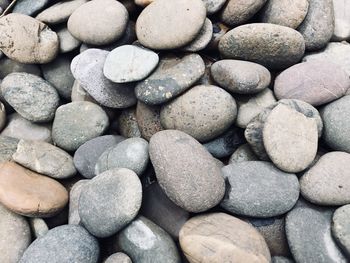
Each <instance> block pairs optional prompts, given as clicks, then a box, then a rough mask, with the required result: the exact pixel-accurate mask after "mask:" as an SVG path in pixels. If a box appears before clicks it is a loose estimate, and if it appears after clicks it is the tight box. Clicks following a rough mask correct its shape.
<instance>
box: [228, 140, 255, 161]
mask: <svg viewBox="0 0 350 263" xmlns="http://www.w3.org/2000/svg"><path fill="white" fill-rule="evenodd" d="M258 160H259V159H258V157H256V155H255V154H254V152H253V151H252V149H251V148H250V146H249V144H248V143H246V144H243V145H241V146H239V147H238V148H237V150H236V151H235V152H234V153H233V154H232V155H231V157H230V159H229V162H228V163H229V164H232V163H235V162H245V161H258Z"/></svg>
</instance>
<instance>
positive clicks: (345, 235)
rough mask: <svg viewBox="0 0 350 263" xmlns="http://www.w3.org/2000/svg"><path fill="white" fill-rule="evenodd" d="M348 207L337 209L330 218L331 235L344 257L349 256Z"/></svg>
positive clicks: (349, 214)
mask: <svg viewBox="0 0 350 263" xmlns="http://www.w3.org/2000/svg"><path fill="white" fill-rule="evenodd" d="M349 219H350V205H345V206H342V207H339V208H338V209H337V210H335V212H334V214H333V217H332V234H333V237H334V238H335V240H336V241H337V243H338V245H340V247H341V248H342V249H343V252H344V254H345V255H347V256H349V255H350V227H349V226H350V222H349Z"/></svg>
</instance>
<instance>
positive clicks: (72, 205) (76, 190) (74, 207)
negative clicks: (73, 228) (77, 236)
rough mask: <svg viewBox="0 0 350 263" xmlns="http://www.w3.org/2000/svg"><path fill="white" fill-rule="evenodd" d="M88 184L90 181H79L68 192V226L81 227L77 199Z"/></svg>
mask: <svg viewBox="0 0 350 263" xmlns="http://www.w3.org/2000/svg"><path fill="white" fill-rule="evenodd" d="M89 182H90V180H79V181H78V182H76V183H75V184H74V185H73V186H72V188H71V189H70V191H69V210H68V224H70V225H81V219H80V215H79V198H80V194H81V191H82V190H83V188H84V187H85V186H86V185H87V183H89Z"/></svg>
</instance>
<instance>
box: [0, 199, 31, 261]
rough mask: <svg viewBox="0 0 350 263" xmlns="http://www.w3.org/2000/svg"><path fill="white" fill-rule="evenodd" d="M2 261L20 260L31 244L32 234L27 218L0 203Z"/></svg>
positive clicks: (0, 251) (0, 249) (0, 252)
mask: <svg viewBox="0 0 350 263" xmlns="http://www.w3.org/2000/svg"><path fill="white" fill-rule="evenodd" d="M0 236H1V237H2V238H1V240H0V254H1V262H3V263H15V262H18V261H19V260H20V259H21V257H22V255H23V253H24V251H25V250H26V249H27V247H28V246H29V245H30V242H31V235H30V227H29V224H28V222H27V220H26V219H25V218H24V217H22V216H20V215H17V214H15V213H13V212H11V211H10V210H8V209H6V208H5V207H4V206H2V205H1V204H0Z"/></svg>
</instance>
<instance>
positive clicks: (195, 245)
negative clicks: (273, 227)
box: [180, 213, 271, 263]
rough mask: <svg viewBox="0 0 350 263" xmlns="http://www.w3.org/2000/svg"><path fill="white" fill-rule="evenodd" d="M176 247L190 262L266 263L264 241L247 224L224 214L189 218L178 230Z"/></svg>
mask: <svg viewBox="0 0 350 263" xmlns="http://www.w3.org/2000/svg"><path fill="white" fill-rule="evenodd" d="M180 245H181V249H182V251H183V252H184V254H185V256H186V257H187V259H188V260H189V261H190V262H203V263H210V262H222V261H225V262H261V263H267V262H270V260H271V258H270V252H269V249H268V247H267V245H266V242H265V240H264V238H263V237H262V236H261V235H260V233H259V232H258V231H257V230H256V229H255V228H254V227H252V226H251V225H249V224H248V223H246V222H244V221H242V220H240V219H238V218H236V217H233V216H230V215H227V214H224V213H211V214H206V215H198V216H195V217H192V218H191V219H190V220H188V221H187V222H186V224H185V225H184V226H183V227H182V229H181V231H180Z"/></svg>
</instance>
